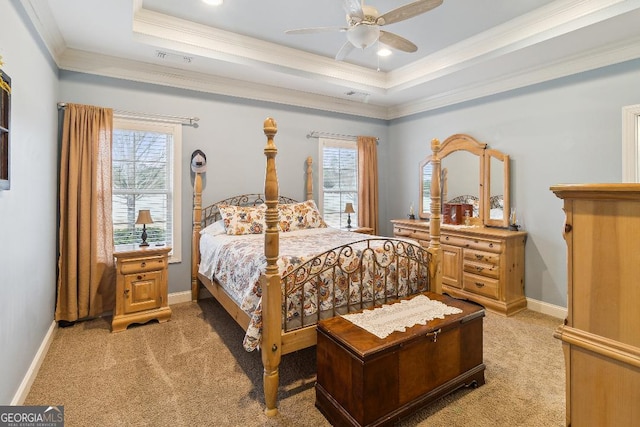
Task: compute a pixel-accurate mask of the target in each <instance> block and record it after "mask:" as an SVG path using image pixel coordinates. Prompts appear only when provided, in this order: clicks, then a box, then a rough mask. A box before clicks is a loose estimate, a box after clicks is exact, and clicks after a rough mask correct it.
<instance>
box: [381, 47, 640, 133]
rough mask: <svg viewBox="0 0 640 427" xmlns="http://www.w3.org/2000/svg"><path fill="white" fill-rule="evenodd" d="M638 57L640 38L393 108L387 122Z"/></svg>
mask: <svg viewBox="0 0 640 427" xmlns="http://www.w3.org/2000/svg"><path fill="white" fill-rule="evenodd" d="M638 58H640V37H639V38H635V39H630V40H625V41H624V42H621V43H615V44H611V45H607V46H604V47H601V48H598V49H593V50H590V51H587V52H582V53H580V54H577V55H573V56H570V57H567V58H564V59H563V60H560V61H556V62H554V63H551V64H545V65H544V66H540V67H538V68H536V69H529V70H527V71H523V72H516V73H510V74H505V75H501V76H498V77H496V78H494V79H492V80H490V81H488V80H483V81H482V82H481V83H477V84H473V85H468V86H463V87H460V88H457V89H456V90H453V91H449V92H443V93H439V94H437V95H435V96H432V97H425V98H423V99H420V100H417V101H415V102H408V103H405V104H401V105H396V106H392V107H389V109H388V113H387V119H388V120H392V119H397V118H401V117H406V116H410V115H413V114H418V113H424V112H427V111H430V110H435V109H437V108H442V107H447V106H450V105H454V104H458V103H461V102H466V101H471V100H474V99H478V98H482V97H485V96H490V95H495V94H499V93H503V92H507V91H510V90H514V89H520V88H523V87H526V86H531V85H534V84H537V83H543V82H546V81H550V80H554V79H558V78H561V77H566V76H570V75H573V74H578V73H582V72H586V71H591V70H595V69H597V68H601V67H606V66H608V65H613V64H619V63H622V62H625V61H631V60H634V59H638Z"/></svg>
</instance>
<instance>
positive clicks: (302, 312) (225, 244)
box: [199, 228, 397, 351]
mask: <svg viewBox="0 0 640 427" xmlns="http://www.w3.org/2000/svg"><path fill="white" fill-rule="evenodd" d="M368 237H371V236H366V235H363V234H358V233H352V232H346V231H340V230H337V229H334V228H316V229H307V230H299V231H293V232H287V233H280V256H279V259H278V269H279V271H280V274H281V275H284V274H286V272H289V271H291V270H293V269H295V268H296V267H297V266H299V265H301V264H303V263H304V262H305V261H307V260H309V259H312V258H314V257H315V256H317V255H318V254H320V253H323V252H325V251H328V250H330V249H333V248H335V247H338V246H342V245H348V244H351V243H353V242H357V241H359V240H363V239H367V238H368ZM362 246H364V244H362ZM355 247H356V248H357V245H356V246H355ZM200 252H201V261H200V268H199V272H200V273H201V274H203V275H205V276H206V277H209V278H215V279H216V280H217V281H218V282H219V283H220V284H221V285H222V286H224V288H225V289H226V290H227V292H228V293H229V294H230V295H231V296H232V298H234V299H235V301H236V303H237V304H238V305H239V307H240V308H241V309H242V310H244V311H245V312H246V313H248V314H249V315H250V316H251V322H250V325H249V328H248V329H247V331H246V334H245V338H244V342H243V345H244V348H245V349H246V350H247V351H252V350H254V349H256V348H257V347H258V346H259V345H260V339H261V330H262V318H261V315H262V308H261V295H262V290H261V288H260V283H259V279H260V276H261V275H262V274H263V273H264V272H265V270H266V266H267V263H266V258H265V256H264V235H263V234H250V235H240V236H236V235H226V234H222V235H217V236H211V235H208V234H203V235H202V236H201V239H200ZM358 256H359V255H358V254H357V253H354V254H352V257H353V258H354V259H357V257H358ZM376 256H378V257H380V256H382V257H384V253H383V251H380V252H379V253H377V254H376ZM396 273H397V272H393V273H392V274H394V275H395V274H396ZM372 274H375V273H372ZM387 274H389V273H387ZM369 276H370V275H369ZM369 276H367V275H366V274H365V273H362V276H359V278H356V280H357V281H359V282H362V283H372V284H374V285H373V286H371V287H369V289H368V290H366V291H365V295H364V296H363V294H362V292H361V289H360V291H354V290H353V289H342V290H341V291H340V290H339V289H338V292H336V289H335V288H334V289H332V291H331V292H329V291H327V290H326V289H315V287H313V286H310V285H306V286H305V287H304V289H300V290H299V292H293V293H292V294H291V295H292V296H291V297H290V298H287V300H286V301H283V305H286V316H285V317H286V319H283V322H286V321H287V320H291V319H294V320H295V319H296V318H300V317H301V316H302V317H304V316H312V315H313V314H314V313H316V312H317V311H318V308H319V309H320V310H325V309H328V308H330V307H331V305H333V304H336V305H337V304H345V301H346V300H347V299H349V298H351V299H357V298H360V299H361V300H362V298H365V299H367V298H368V299H369V300H371V295H372V294H373V293H375V292H378V291H379V290H376V289H375V288H376V287H378V288H379V287H380V284H381V283H386V281H385V278H384V277H369ZM351 279H352V280H353V278H351ZM376 283H377V285H376ZM326 285H327V286H331V285H329V284H326ZM287 286H290V285H287ZM284 287H285V284H284V282H283V288H284ZM338 287H339V286H338ZM357 287H358V288H361V287H360V286H359V284H358V286H357ZM382 287H384V285H382ZM371 288H373V289H371ZM285 291H288V292H289V293H291V291H292V289H288V290H286V289H283V292H285ZM382 292H384V290H382ZM355 294H357V295H355ZM318 306H319V307H318ZM302 307H304V308H302Z"/></svg>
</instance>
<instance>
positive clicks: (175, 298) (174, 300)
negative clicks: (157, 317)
mask: <svg viewBox="0 0 640 427" xmlns="http://www.w3.org/2000/svg"><path fill="white" fill-rule="evenodd" d="M168 298H169V305H172V304H180V303H181V302H189V301H191V291H182V292H173V293H171V294H169V295H168Z"/></svg>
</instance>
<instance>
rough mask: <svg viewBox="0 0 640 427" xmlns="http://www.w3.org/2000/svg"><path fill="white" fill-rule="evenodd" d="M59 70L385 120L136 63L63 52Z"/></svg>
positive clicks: (325, 102)
mask: <svg viewBox="0 0 640 427" xmlns="http://www.w3.org/2000/svg"><path fill="white" fill-rule="evenodd" d="M58 66H59V67H60V68H61V69H63V70H69V71H76V72H81V73H86V74H94V75H99V76H104V77H112V78H118V79H124V80H131V81H137V82H143V83H151V84H157V85H161V86H170V87H176V88H181V89H188V90H195V91H199V92H206V93H214V94H218V95H226V96H233V97H237V98H244V99H251V100H257V101H264V102H274V103H277V104H285V105H292V106H296V107H301V108H312V109H318V110H323V111H330V112H335V113H341V114H350V115H355V116H363V117H370V118H374V119H382V120H386V117H387V109H386V107H381V106H377V105H373V104H366V103H362V102H354V101H350V100H345V99H341V98H335V97H331V96H326V95H319V94H312V93H307V92H302V91H296V90H291V89H286V88H282V87H276V86H269V85H265V84H260V83H252V82H247V81H243V80H235V79H230V78H225V77H218V76H213V78H212V76H211V75H210V74H205V73H199V72H195V71H185V70H182V69H177V68H171V67H166V66H161V65H155V64H149V63H145V62H140V61H133V60H129V59H123V58H117V57H113V56H106V55H100V54H96V53H93V52H86V51H81V50H75V49H67V50H66V51H65V52H64V54H63V55H61V56H60V57H59V60H58Z"/></svg>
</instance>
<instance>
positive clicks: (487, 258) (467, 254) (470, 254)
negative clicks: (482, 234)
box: [464, 249, 500, 266]
mask: <svg viewBox="0 0 640 427" xmlns="http://www.w3.org/2000/svg"><path fill="white" fill-rule="evenodd" d="M464 259H465V260H469V261H474V262H480V263H484V264H493V265H496V266H498V265H500V254H499V253H492V252H484V251H476V250H473V249H465V251H464Z"/></svg>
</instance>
